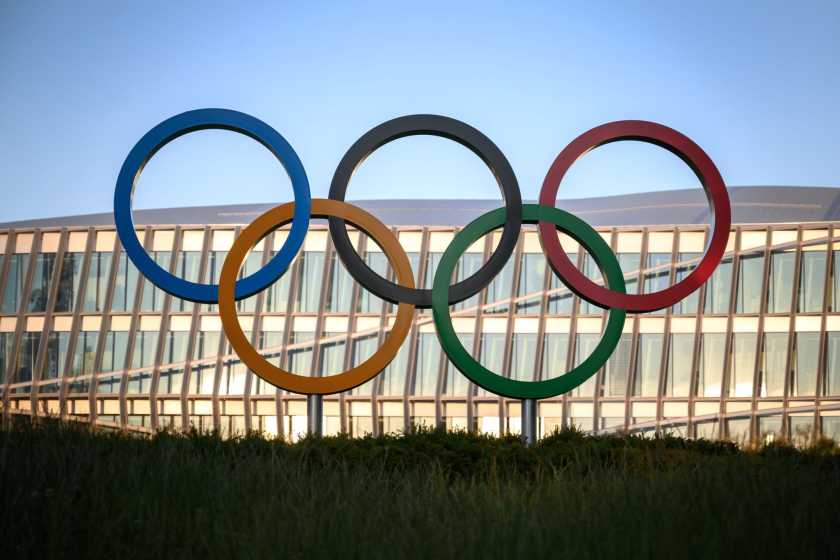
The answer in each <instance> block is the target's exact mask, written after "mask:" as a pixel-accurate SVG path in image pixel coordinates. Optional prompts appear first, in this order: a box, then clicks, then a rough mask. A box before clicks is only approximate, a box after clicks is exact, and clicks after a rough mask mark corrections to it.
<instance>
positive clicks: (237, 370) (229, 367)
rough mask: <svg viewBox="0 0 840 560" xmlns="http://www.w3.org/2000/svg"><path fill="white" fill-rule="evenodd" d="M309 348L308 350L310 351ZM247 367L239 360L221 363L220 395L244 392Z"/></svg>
mask: <svg viewBox="0 0 840 560" xmlns="http://www.w3.org/2000/svg"><path fill="white" fill-rule="evenodd" d="M311 350H312V349H311V348H310V352H311ZM310 355H311V354H310ZM247 374H248V368H247V367H246V366H245V364H243V363H242V362H241V361H239V360H227V361H225V363H223V364H222V375H221V376H220V379H219V394H220V395H242V394H244V393H245V377H246V376H247Z"/></svg>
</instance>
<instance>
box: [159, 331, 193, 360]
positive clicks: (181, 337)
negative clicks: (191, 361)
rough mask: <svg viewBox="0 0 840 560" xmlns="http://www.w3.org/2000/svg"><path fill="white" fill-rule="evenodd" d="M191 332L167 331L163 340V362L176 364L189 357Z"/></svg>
mask: <svg viewBox="0 0 840 560" xmlns="http://www.w3.org/2000/svg"><path fill="white" fill-rule="evenodd" d="M189 339H190V333H188V332H184V331H167V332H166V338H165V339H164V341H163V358H162V359H161V361H160V363H161V364H174V363H176V362H184V361H186V359H187V344H188V343H189Z"/></svg>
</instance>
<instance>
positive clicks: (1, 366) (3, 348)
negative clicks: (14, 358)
mask: <svg viewBox="0 0 840 560" xmlns="http://www.w3.org/2000/svg"><path fill="white" fill-rule="evenodd" d="M14 334H15V333H10V332H0V381H2V382H5V380H6V368H7V366H8V364H9V358H10V357H11V355H12V339H13V338H14Z"/></svg>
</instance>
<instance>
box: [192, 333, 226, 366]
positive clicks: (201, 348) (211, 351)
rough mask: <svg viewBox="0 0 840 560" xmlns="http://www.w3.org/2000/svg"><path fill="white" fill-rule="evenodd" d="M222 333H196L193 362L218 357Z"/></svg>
mask: <svg viewBox="0 0 840 560" xmlns="http://www.w3.org/2000/svg"><path fill="white" fill-rule="evenodd" d="M221 336H222V333H220V332H218V331H198V332H197V333H196V335H195V350H193V360H201V359H204V358H214V357H216V356H218V355H219V340H220V338H221Z"/></svg>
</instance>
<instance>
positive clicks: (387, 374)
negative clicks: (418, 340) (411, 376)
mask: <svg viewBox="0 0 840 560" xmlns="http://www.w3.org/2000/svg"><path fill="white" fill-rule="evenodd" d="M408 348H409V346H408V341H406V342H403V345H402V346H401V347H400V351H399V352H397V357H396V358H394V359H393V360H391V363H390V364H388V366H387V367H386V368H385V369H384V370H382V373H380V374H379V394H380V395H382V396H389V397H396V396H402V395H403V394H404V393H405V371H406V368H407V367H408Z"/></svg>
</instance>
